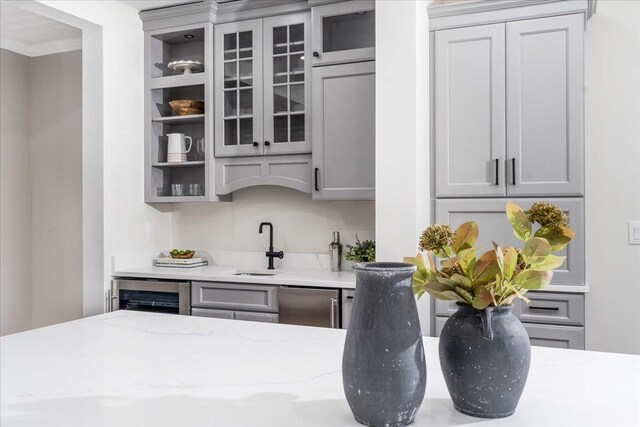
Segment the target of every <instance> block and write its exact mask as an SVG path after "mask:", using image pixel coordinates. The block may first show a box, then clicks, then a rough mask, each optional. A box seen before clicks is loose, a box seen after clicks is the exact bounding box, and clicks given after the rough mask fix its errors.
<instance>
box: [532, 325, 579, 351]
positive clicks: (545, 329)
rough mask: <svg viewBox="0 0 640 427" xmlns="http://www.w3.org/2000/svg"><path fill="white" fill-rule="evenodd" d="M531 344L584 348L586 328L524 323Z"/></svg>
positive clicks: (575, 348) (574, 348)
mask: <svg viewBox="0 0 640 427" xmlns="http://www.w3.org/2000/svg"><path fill="white" fill-rule="evenodd" d="M524 327H525V329H526V330H527V333H528V334H529V340H530V341H531V345H539V346H541V347H554V348H568V349H573V350H584V328H583V327H577V326H556V325H535V324H531V323H529V324H527V323H524Z"/></svg>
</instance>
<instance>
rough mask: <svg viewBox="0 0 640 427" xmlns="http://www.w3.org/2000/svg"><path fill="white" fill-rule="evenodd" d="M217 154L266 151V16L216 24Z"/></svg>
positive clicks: (248, 153) (243, 154)
mask: <svg viewBox="0 0 640 427" xmlns="http://www.w3.org/2000/svg"><path fill="white" fill-rule="evenodd" d="M214 56H215V155H216V157H223V156H239V155H240V156H250V155H259V154H262V153H263V133H262V132H263V129H262V20H261V19H256V20H252V21H241V22H232V23H228V24H222V25H216V26H215V38H214Z"/></svg>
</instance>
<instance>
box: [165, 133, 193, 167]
mask: <svg viewBox="0 0 640 427" xmlns="http://www.w3.org/2000/svg"><path fill="white" fill-rule="evenodd" d="M167 137H168V138H169V143H168V145H167V163H182V162H186V161H187V153H188V152H189V151H191V146H192V145H193V140H192V139H191V137H190V136H185V134H184V133H168V134H167ZM187 139H188V140H189V148H188V149H187V148H186V145H187V144H186V142H185V140H187Z"/></svg>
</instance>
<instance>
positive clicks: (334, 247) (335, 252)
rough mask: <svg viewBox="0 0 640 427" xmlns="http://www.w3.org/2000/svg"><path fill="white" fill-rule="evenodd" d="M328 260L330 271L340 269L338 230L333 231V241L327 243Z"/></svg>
mask: <svg viewBox="0 0 640 427" xmlns="http://www.w3.org/2000/svg"><path fill="white" fill-rule="evenodd" d="M329 261H330V264H331V271H340V269H341V267H342V243H340V232H339V231H334V232H333V242H331V244H330V245H329Z"/></svg>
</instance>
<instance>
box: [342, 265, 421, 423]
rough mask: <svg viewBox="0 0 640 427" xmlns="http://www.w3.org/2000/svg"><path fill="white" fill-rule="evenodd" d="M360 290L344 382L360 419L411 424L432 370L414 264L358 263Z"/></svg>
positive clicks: (347, 345) (344, 359)
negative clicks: (413, 281)
mask: <svg viewBox="0 0 640 427" xmlns="http://www.w3.org/2000/svg"><path fill="white" fill-rule="evenodd" d="M355 270H356V290H355V294H354V298H353V309H352V312H351V319H350V322H349V329H348V330H347V338H346V342H345V346H344V354H343V357H342V382H343V386H344V393H345V395H346V397H347V402H348V403H349V406H350V407H351V411H352V412H353V415H354V416H355V419H356V420H357V421H358V422H359V423H361V424H364V425H367V426H405V425H407V424H409V423H411V422H412V421H413V419H414V418H415V416H416V412H417V411H418V408H419V407H420V404H421V403H422V399H423V398H424V391H425V387H426V384H427V372H426V364H425V358H424V347H423V344H422V332H421V331H420V321H419V320H418V310H417V308H416V301H415V298H414V296H413V291H412V289H411V276H412V274H413V272H414V271H415V267H414V266H413V265H412V264H406V263H399V262H398V263H392V262H372V263H362V264H357V265H356V266H355Z"/></svg>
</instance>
